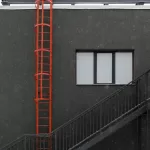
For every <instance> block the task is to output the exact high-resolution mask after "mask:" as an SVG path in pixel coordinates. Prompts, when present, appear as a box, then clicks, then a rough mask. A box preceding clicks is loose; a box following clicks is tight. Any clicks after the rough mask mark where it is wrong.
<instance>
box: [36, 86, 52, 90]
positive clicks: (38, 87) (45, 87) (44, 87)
mask: <svg viewBox="0 0 150 150" xmlns="http://www.w3.org/2000/svg"><path fill="white" fill-rule="evenodd" d="M38 88H42V89H48V88H50V87H43V86H42V87H38Z"/></svg>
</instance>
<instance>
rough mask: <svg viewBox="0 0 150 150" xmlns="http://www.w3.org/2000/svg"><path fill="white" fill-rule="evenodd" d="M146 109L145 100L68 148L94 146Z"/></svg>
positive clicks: (74, 149) (77, 148)
mask: <svg viewBox="0 0 150 150" xmlns="http://www.w3.org/2000/svg"><path fill="white" fill-rule="evenodd" d="M146 109H147V105H146V103H145V102H144V103H142V106H140V108H138V106H136V107H135V108H134V109H133V110H132V112H131V113H130V115H129V114H128V113H129V112H127V113H126V114H123V115H122V116H120V117H119V118H118V119H116V120H114V121H113V122H111V123H110V124H109V125H108V126H106V127H104V128H103V129H101V130H99V131H97V132H95V133H94V134H93V135H91V136H89V137H87V138H86V139H85V140H84V141H82V142H80V143H78V144H77V145H75V146H74V147H72V148H70V149H69V150H88V149H89V148H90V147H92V146H94V145H95V144H97V143H98V142H100V141H102V140H103V139H104V138H106V137H108V136H110V135H111V134H113V133H115V132H116V131H117V130H119V129H120V128H122V127H124V126H125V125H127V124H128V123H129V122H131V121H133V120H134V119H136V118H137V117H139V116H140V115H142V114H143V113H144V112H146ZM126 115H127V116H126Z"/></svg>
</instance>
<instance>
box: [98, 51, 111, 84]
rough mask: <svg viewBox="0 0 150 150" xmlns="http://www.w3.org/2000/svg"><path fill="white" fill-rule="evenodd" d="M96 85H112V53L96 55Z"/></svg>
mask: <svg viewBox="0 0 150 150" xmlns="http://www.w3.org/2000/svg"><path fill="white" fill-rule="evenodd" d="M97 83H112V53H98V54H97Z"/></svg>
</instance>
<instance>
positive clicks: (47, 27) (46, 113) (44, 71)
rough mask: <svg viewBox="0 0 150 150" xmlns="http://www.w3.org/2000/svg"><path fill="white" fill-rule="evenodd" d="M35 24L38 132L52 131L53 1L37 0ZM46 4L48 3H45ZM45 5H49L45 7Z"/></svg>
mask: <svg viewBox="0 0 150 150" xmlns="http://www.w3.org/2000/svg"><path fill="white" fill-rule="evenodd" d="M35 4H36V24H35V32H36V33H35V37H36V38H35V40H36V41H35V51H34V52H35V59H36V73H35V103H36V134H40V133H51V132H52V24H53V22H52V21H53V19H52V16H53V14H52V13H53V3H52V0H51V1H46V0H37V1H36V2H35ZM45 4H46V5H45ZM45 6H49V8H48V9H45Z"/></svg>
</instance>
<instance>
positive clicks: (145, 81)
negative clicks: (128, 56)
mask: <svg viewBox="0 0 150 150" xmlns="http://www.w3.org/2000/svg"><path fill="white" fill-rule="evenodd" d="M149 81H150V70H148V71H147V72H145V73H144V74H143V75H141V76H140V77H139V78H137V79H136V80H134V81H132V82H130V83H129V84H127V85H125V86H123V87H122V88H120V89H119V90H117V91H116V92H114V93H113V94H111V95H109V96H108V97H106V98H104V99H103V100H101V101H99V102H98V103H97V104H95V105H94V106H92V107H91V108H89V109H87V110H86V111H84V112H83V113H81V114H80V115H78V116H77V117H75V118H73V119H72V120H70V121H68V122H67V123H65V124H64V125H62V126H61V127H59V128H58V129H56V130H55V131H53V132H52V133H51V134H50V135H28V136H26V139H24V140H26V148H27V147H28V148H27V149H20V148H19V147H18V148H17V149H13V147H12V146H11V145H10V146H8V147H9V148H7V147H5V148H3V149H1V150H33V149H34V147H36V144H37V143H36V142H34V141H35V139H37V138H38V144H39V145H40V146H39V145H38V148H39V150H42V149H47V148H50V150H69V149H71V148H72V147H75V146H76V145H78V144H80V143H81V142H82V141H84V140H86V139H88V138H90V137H91V136H93V135H94V134H96V133H99V132H102V131H103V130H105V129H106V128H107V127H108V126H110V125H111V124H113V123H117V122H119V120H120V119H122V118H124V117H126V116H128V115H130V114H131V113H132V112H134V111H135V110H137V109H139V108H141V107H143V106H144V105H146V100H147V98H148V96H149ZM39 138H40V139H39ZM49 139H50V140H49ZM49 142H50V143H49ZM48 143H49V144H48Z"/></svg>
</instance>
